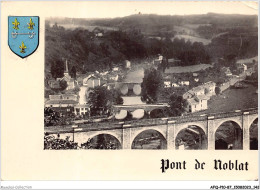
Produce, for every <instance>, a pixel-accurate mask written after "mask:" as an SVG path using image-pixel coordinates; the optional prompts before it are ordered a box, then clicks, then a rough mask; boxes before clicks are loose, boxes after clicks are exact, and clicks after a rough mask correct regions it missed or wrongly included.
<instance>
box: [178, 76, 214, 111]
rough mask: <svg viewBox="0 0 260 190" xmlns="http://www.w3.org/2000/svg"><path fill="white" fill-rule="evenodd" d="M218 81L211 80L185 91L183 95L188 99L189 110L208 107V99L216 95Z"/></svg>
mask: <svg viewBox="0 0 260 190" xmlns="http://www.w3.org/2000/svg"><path fill="white" fill-rule="evenodd" d="M215 88H216V83H214V82H212V81H209V82H207V83H204V84H202V85H200V86H197V87H194V88H192V89H190V90H189V91H187V92H185V93H184V94H183V95H182V97H183V99H186V100H187V103H188V106H187V109H188V111H189V112H195V111H201V110H205V109H208V103H207V102H208V100H209V99H210V97H211V96H213V95H215Z"/></svg>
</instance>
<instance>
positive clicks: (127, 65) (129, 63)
mask: <svg viewBox="0 0 260 190" xmlns="http://www.w3.org/2000/svg"><path fill="white" fill-rule="evenodd" d="M125 68H127V69H130V68H131V62H130V61H128V60H126V61H125Z"/></svg>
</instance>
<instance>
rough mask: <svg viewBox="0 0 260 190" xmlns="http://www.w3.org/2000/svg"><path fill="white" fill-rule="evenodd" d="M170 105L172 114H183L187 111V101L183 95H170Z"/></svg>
mask: <svg viewBox="0 0 260 190" xmlns="http://www.w3.org/2000/svg"><path fill="white" fill-rule="evenodd" d="M169 106H170V109H169V114H170V116H181V115H182V114H183V113H184V112H185V111H186V110H185V108H186V107H187V101H186V100H185V99H183V97H182V96H178V95H176V94H173V95H171V96H170V101H169Z"/></svg>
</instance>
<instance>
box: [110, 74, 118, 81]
mask: <svg viewBox="0 0 260 190" xmlns="http://www.w3.org/2000/svg"><path fill="white" fill-rule="evenodd" d="M118 78H119V75H115V76H111V77H110V80H113V81H118Z"/></svg>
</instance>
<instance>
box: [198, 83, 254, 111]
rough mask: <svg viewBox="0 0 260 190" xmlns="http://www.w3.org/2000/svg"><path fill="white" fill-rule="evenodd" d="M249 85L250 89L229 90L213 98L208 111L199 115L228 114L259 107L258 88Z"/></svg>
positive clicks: (209, 102)
mask: <svg viewBox="0 0 260 190" xmlns="http://www.w3.org/2000/svg"><path fill="white" fill-rule="evenodd" d="M247 85H248V88H244V89H231V88H229V89H227V90H226V91H224V92H223V93H222V94H221V95H218V96H213V97H212V98H211V99H210V100H209V101H208V110H205V111H203V112H199V114H202V113H217V112H228V111H234V110H243V109H247V108H255V107H258V94H257V93H256V89H257V88H256V87H255V86H253V85H251V84H247Z"/></svg>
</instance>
